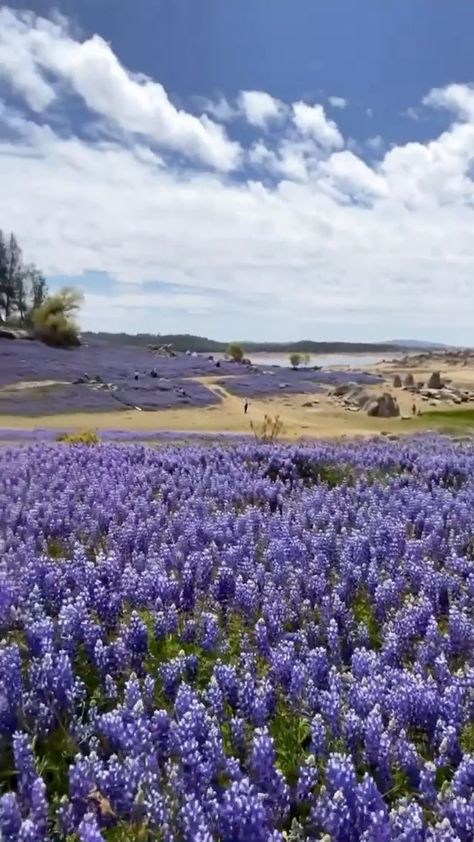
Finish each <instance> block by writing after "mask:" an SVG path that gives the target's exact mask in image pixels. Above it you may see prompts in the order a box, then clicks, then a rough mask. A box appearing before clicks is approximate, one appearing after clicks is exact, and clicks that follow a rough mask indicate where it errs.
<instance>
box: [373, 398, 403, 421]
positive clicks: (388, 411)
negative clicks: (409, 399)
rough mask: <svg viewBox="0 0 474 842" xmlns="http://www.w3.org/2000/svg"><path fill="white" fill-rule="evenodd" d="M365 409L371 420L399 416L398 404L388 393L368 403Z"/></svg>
mask: <svg viewBox="0 0 474 842" xmlns="http://www.w3.org/2000/svg"><path fill="white" fill-rule="evenodd" d="M366 409H367V415H369V416H370V417H371V418H398V416H399V415H400V407H399V406H398V402H397V400H396V399H395V398H394V397H393V396H392V395H391V394H390V393H389V392H384V393H383V395H380V396H379V397H377V398H374V399H373V400H371V401H369V403H368V404H367V405H366Z"/></svg>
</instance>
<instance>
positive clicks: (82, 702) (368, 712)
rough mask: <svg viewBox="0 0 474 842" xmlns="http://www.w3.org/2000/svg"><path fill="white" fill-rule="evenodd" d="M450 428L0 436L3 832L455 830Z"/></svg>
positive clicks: (456, 457) (12, 840)
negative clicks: (293, 442)
mask: <svg viewBox="0 0 474 842" xmlns="http://www.w3.org/2000/svg"><path fill="white" fill-rule="evenodd" d="M473 477H474V450H473V449H472V446H471V445H470V444H462V443H461V444H459V443H458V444H453V443H451V442H449V441H447V440H444V439H434V438H430V439H420V440H419V441H414V442H411V443H407V444H403V445H402V444H399V443H397V442H387V441H385V442H384V441H382V440H379V441H372V442H368V443H358V444H357V445H349V444H347V445H335V444H334V445H332V444H320V445H314V446H311V447H299V448H294V447H293V448H289V447H283V446H281V447H280V446H274V447H263V446H249V445H245V444H244V445H236V446H225V445H221V446H216V447H213V448H206V447H192V446H189V447H182V448H174V447H172V446H170V447H165V448H162V449H156V450H154V449H150V448H145V447H143V446H140V445H130V446H126V447H125V446H116V445H101V446H98V447H90V448H87V447H81V446H77V447H75V446H62V445H36V446H32V447H26V448H21V449H16V448H10V449H3V450H1V451H0V559H1V562H0V640H1V645H0V757H1V761H0V831H1V833H0V837H1V838H2V840H4V842H17V840H23V842H26V841H27V840H28V842H44V841H45V840H50V839H51V840H63V839H64V840H69V842H77V841H78V840H80V842H100V841H101V840H110V842H125V840H132V842H133V841H134V842H148V840H150V841H151V840H163V841H165V840H166V842H172V841H173V842H178V840H180V842H181V840H185V842H191V840H196V842H211V840H222V842H252V840H253V842H268V841H269V840H272V842H276V841H277V840H294V842H296V840H300V839H312V840H327V841H328V842H329V840H331V842H352V840H354V842H356V840H363V842H379V841H381V842H384V841H385V840H387V842H388V840H392V839H393V840H398V842H402V840H403V842H471V841H472V839H473V837H474V801H473V792H474V726H473V717H474V618H473V603H474V562H473V557H474V543H473V542H474V479H473Z"/></svg>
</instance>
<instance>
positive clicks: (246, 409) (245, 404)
mask: <svg viewBox="0 0 474 842" xmlns="http://www.w3.org/2000/svg"><path fill="white" fill-rule="evenodd" d="M248 411H249V402H248V400H247V399H245V401H244V415H247V412H248Z"/></svg>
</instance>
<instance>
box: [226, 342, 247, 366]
mask: <svg viewBox="0 0 474 842" xmlns="http://www.w3.org/2000/svg"><path fill="white" fill-rule="evenodd" d="M227 354H228V356H229V357H231V359H233V360H234V361H235V362H236V363H241V362H242V360H243V358H244V349H243V348H242V345H239V344H238V343H237V342H232V343H231V344H230V345H229V347H228V349H227Z"/></svg>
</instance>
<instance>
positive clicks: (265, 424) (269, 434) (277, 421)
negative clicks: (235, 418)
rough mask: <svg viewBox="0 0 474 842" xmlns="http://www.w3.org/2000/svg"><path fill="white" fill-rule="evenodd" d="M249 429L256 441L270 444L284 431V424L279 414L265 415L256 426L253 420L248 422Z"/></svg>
mask: <svg viewBox="0 0 474 842" xmlns="http://www.w3.org/2000/svg"><path fill="white" fill-rule="evenodd" d="M250 429H251V430H252V433H253V434H254V436H255V438H256V439H257V441H258V442H261V443H262V444H270V443H271V442H274V441H277V440H278V438H279V437H280V436H281V435H282V433H283V432H284V424H283V421H282V420H281V418H280V416H279V415H275V417H274V418H271V417H270V416H269V415H265V416H264V419H263V421H262V422H261V424H260V425H259V426H257V425H256V424H255V423H254V422H253V421H251V422H250Z"/></svg>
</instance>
